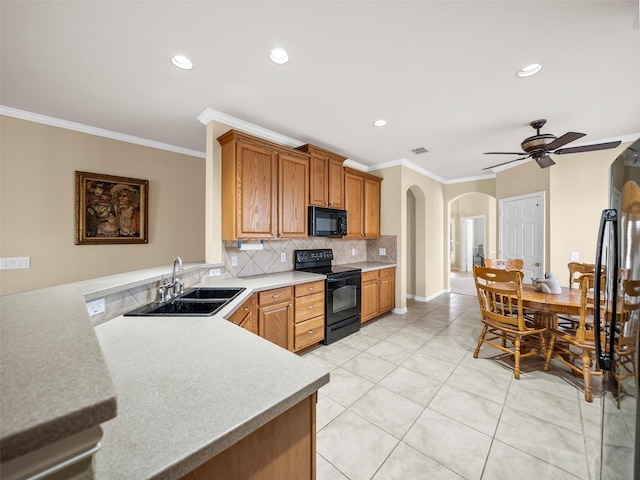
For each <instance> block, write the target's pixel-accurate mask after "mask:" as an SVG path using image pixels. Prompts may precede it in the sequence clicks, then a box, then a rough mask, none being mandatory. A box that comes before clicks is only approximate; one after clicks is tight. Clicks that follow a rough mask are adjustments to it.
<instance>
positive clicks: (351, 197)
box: [344, 168, 382, 238]
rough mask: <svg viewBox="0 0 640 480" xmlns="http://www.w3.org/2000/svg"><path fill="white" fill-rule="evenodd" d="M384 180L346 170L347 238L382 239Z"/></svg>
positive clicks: (349, 169) (357, 171)
mask: <svg viewBox="0 0 640 480" xmlns="http://www.w3.org/2000/svg"><path fill="white" fill-rule="evenodd" d="M381 182H382V178H380V177H376V176H374V175H370V174H368V173H364V172H361V171H359V170H354V169H351V168H345V169H344V190H345V209H346V210H347V237H346V238H380V183H381Z"/></svg>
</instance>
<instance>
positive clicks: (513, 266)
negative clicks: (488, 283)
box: [484, 258, 524, 270]
mask: <svg viewBox="0 0 640 480" xmlns="http://www.w3.org/2000/svg"><path fill="white" fill-rule="evenodd" d="M484 266H485V267H489V268H500V269H503V270H522V268H523V267H524V261H523V260H522V259H520V258H509V259H506V260H501V259H497V258H485V259H484Z"/></svg>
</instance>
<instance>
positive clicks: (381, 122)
mask: <svg viewBox="0 0 640 480" xmlns="http://www.w3.org/2000/svg"><path fill="white" fill-rule="evenodd" d="M386 124H387V121H386V120H382V119H380V120H376V121H375V122H373V126H374V127H384V126H385V125H386Z"/></svg>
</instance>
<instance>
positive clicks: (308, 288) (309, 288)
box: [295, 280, 324, 297]
mask: <svg viewBox="0 0 640 480" xmlns="http://www.w3.org/2000/svg"><path fill="white" fill-rule="evenodd" d="M295 289H296V297H302V296H304V295H311V294H312V293H318V292H324V280H318V281H317V282H311V283H303V284H302V285H296V287H295Z"/></svg>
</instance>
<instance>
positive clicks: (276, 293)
mask: <svg viewBox="0 0 640 480" xmlns="http://www.w3.org/2000/svg"><path fill="white" fill-rule="evenodd" d="M291 293H292V288H291V287H283V288H274V289H273V290H265V291H264V292H260V293H259V297H258V304H259V305H260V306H264V305H271V304H272V303H280V302H288V301H291V298H292V295H291Z"/></svg>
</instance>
